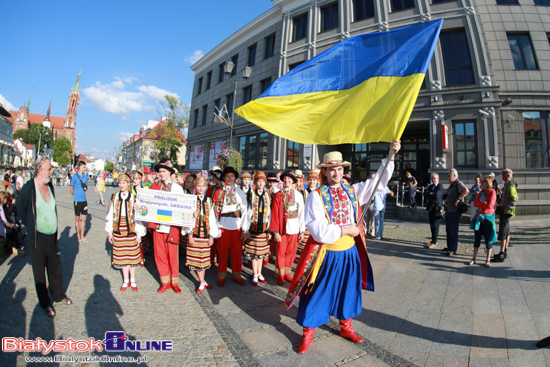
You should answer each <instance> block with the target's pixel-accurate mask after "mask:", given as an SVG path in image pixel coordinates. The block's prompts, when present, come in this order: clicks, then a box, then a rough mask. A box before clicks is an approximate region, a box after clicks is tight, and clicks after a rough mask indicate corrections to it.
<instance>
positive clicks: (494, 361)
mask: <svg viewBox="0 0 550 367" xmlns="http://www.w3.org/2000/svg"><path fill="white" fill-rule="evenodd" d="M91 187H92V188H93V186H91ZM113 191H114V189H112V188H109V189H108V192H107V195H106V197H109V196H110V195H109V194H110V193H112V192H113ZM88 196H89V198H91V199H90V200H89V202H90V203H91V204H90V215H89V216H88V218H89V220H88V223H87V235H86V236H87V238H88V240H89V242H87V243H84V244H78V242H77V240H76V235H75V232H74V215H73V211H72V203H71V195H70V192H69V190H68V189H67V188H66V187H61V188H58V190H57V200H58V214H59V229H60V251H61V260H62V264H63V276H64V279H63V280H64V284H65V287H66V288H67V295H68V296H69V297H70V298H71V299H72V300H73V301H74V304H73V305H71V306H57V307H56V311H57V316H56V318H55V319H50V318H48V317H47V316H45V314H44V312H43V311H42V309H41V308H40V307H39V306H38V305H37V297H36V292H35V289H34V284H33V278H32V271H31V267H30V262H29V256H28V255H27V256H25V257H13V256H12V257H9V258H2V259H0V279H2V282H1V283H0V301H1V304H2V307H3V310H2V314H1V316H0V335H1V336H2V337H21V338H25V339H36V338H38V337H40V338H42V339H44V340H47V341H48V340H53V339H68V338H72V339H75V340H88V338H90V337H93V338H95V339H96V340H101V339H103V338H104V333H105V332H106V331H124V332H125V333H126V335H127V336H128V337H129V339H130V340H140V341H147V340H172V341H173V346H174V350H173V351H172V352H146V351H139V352H124V353H106V352H101V353H96V354H93V353H91V352H59V353H58V352H53V353H50V354H48V355H47V356H48V357H55V356H57V358H60V357H64V358H70V357H83V356H102V357H107V356H110V357H115V356H118V355H120V356H122V357H133V358H141V359H145V358H146V361H145V362H143V363H142V364H141V365H147V366H212V365H216V366H317V365H323V366H326V365H328V366H343V365H345V366H386V365H391V366H414V365H418V366H442V365H449V366H491V365H495V366H497V365H498V366H550V349H548V348H547V349H544V350H541V349H536V348H535V343H536V341H537V340H538V339H541V338H543V337H546V336H548V335H550V306H549V305H550V282H549V279H550V266H549V265H550V247H549V246H548V244H549V243H550V230H549V226H550V219H547V218H540V217H536V218H528V219H526V220H513V221H512V228H513V236H512V241H511V248H510V249H509V251H508V252H509V256H508V259H507V260H506V261H505V262H504V263H499V264H493V265H492V267H491V268H489V269H486V268H484V267H483V266H481V265H474V266H468V265H466V263H467V262H468V260H469V258H470V256H471V255H470V254H469V253H468V251H469V250H470V249H469V247H468V246H469V244H471V243H472V242H473V233H472V232H471V231H470V230H468V229H467V228H466V225H461V231H460V237H461V240H462V244H463V248H464V249H465V250H464V252H465V254H464V255H457V256H453V257H447V256H445V255H444V253H443V252H441V251H437V250H430V249H427V248H425V247H424V244H425V243H426V242H427V241H428V240H429V229H428V226H427V224H424V223H411V222H404V221H399V220H392V219H387V220H386V230H385V233H384V236H385V239H384V240H383V241H369V243H368V248H369V254H370V256H371V261H372V264H373V269H374V274H375V285H376V291H375V292H365V293H364V298H363V302H364V306H363V307H364V310H363V312H362V314H361V315H360V316H359V317H357V318H356V319H355V320H354V327H355V329H356V331H357V332H358V334H360V335H361V336H363V337H364V338H365V342H364V343H361V344H354V343H351V342H349V341H347V340H345V339H342V338H341V337H339V336H338V323H337V321H336V320H331V322H330V323H328V324H327V325H325V326H323V327H320V328H319V329H318V330H317V332H316V335H315V342H314V343H313V344H312V345H311V347H310V351H309V352H308V353H307V354H305V355H299V354H297V353H296V346H297V345H298V343H299V341H300V338H301V328H300V327H299V326H298V325H297V324H296V322H295V321H294V318H295V316H296V308H292V309H290V310H288V311H287V310H286V309H285V307H284V303H283V301H282V299H283V298H284V296H285V295H286V289H287V288H288V284H287V285H285V286H277V285H275V277H274V268H273V265H269V266H268V267H267V269H265V270H264V275H265V276H266V278H267V279H268V281H269V282H270V283H269V284H266V285H260V286H258V287H252V286H251V285H250V279H251V270H250V269H249V268H244V276H245V278H246V280H247V285H246V286H245V287H241V286H239V285H237V284H235V283H232V282H228V283H227V284H226V285H225V287H223V288H219V287H217V286H215V283H216V282H217V274H216V268H213V269H210V270H209V271H207V277H206V278H207V281H208V282H209V283H210V284H214V289H211V290H208V291H205V292H203V293H202V294H200V295H197V294H196V293H195V292H194V290H195V287H196V284H197V280H196V278H195V275H194V274H191V273H190V272H189V271H188V270H186V269H185V268H184V266H183V261H181V262H180V269H181V275H180V285H181V286H182V287H181V288H182V290H183V292H182V294H179V295H177V294H175V293H173V292H172V291H171V290H169V291H167V292H166V293H164V294H158V293H157V292H156V290H157V288H158V285H159V278H158V274H157V272H156V268H155V264H154V259H153V257H152V254H147V255H146V259H147V261H146V268H141V269H139V270H138V272H137V277H136V278H137V284H138V287H139V291H138V292H137V293H135V292H132V291H131V290H130V289H128V290H127V291H126V292H120V291H119V287H120V284H121V282H122V278H121V274H120V271H116V270H113V269H112V268H111V266H110V253H109V251H110V245H109V244H108V242H107V241H106V233H105V231H104V217H105V208H103V207H100V206H97V205H95V204H94V201H95V198H96V195H95V193H93V192H91V193H89V194H88ZM444 232H445V230H444V226H442V228H441V234H440V236H441V237H444ZM440 244H441V245H442V246H443V245H444V241H440ZM479 256H480V260H481V257H483V256H484V253H483V250H482V251H480V255H479ZM480 263H483V262H481V261H480ZM39 356H41V354H40V353H36V352H25V353H4V352H2V354H1V355H0V366H13V365H18V366H25V365H28V366H73V365H75V363H72V362H52V363H34V362H29V363H27V362H26V360H25V358H26V357H39ZM76 365H78V364H76ZM82 365H83V366H94V365H101V366H114V365H117V366H120V365H133V364H131V363H122V364H120V363H113V362H101V363H84V364H82Z"/></svg>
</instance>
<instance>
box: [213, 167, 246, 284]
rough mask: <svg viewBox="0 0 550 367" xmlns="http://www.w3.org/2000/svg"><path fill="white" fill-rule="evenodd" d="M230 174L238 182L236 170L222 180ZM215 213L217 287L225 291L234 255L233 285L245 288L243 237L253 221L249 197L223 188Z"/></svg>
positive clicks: (218, 193) (216, 199) (216, 194)
mask: <svg viewBox="0 0 550 367" xmlns="http://www.w3.org/2000/svg"><path fill="white" fill-rule="evenodd" d="M228 173H233V174H234V175H235V178H237V177H239V173H238V172H237V171H235V169H234V168H233V167H226V168H225V169H224V170H223V172H222V174H221V179H222V180H223V178H224V176H225V175H226V174H228ZM213 199H214V208H215V209H214V210H215V211H216V217H217V218H218V221H219V223H220V227H221V228H222V230H221V237H220V238H218V240H217V248H218V285H219V286H220V287H222V286H223V285H224V284H225V278H226V276H227V258H228V256H229V252H231V270H232V272H233V281H234V282H236V283H238V284H240V285H245V282H244V281H243V280H242V279H241V268H242V264H241V248H242V240H241V235H242V233H243V232H245V233H246V232H248V228H249V226H250V219H249V217H248V215H246V212H247V201H246V195H245V194H244V192H243V190H241V189H239V188H238V187H235V186H234V185H232V186H224V187H223V188H222V189H218V190H217V191H216V192H214V197H213Z"/></svg>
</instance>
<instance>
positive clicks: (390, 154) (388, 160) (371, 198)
mask: <svg viewBox="0 0 550 367" xmlns="http://www.w3.org/2000/svg"><path fill="white" fill-rule="evenodd" d="M394 154H395V149H392V150H390V153H389V154H388V159H387V160H386V164H384V169H383V170H382V174H381V175H380V176H378V179H377V180H376V183H375V184H374V190H372V192H371V194H370V197H369V200H367V202H366V204H365V205H364V206H362V207H361V212H362V213H361V216H360V217H359V220H358V221H357V225H358V226H359V225H360V224H361V223H362V222H363V219H365V215H366V213H367V209H368V207H369V204H370V203H371V201H372V200H373V199H374V195H376V190H377V189H378V186H379V185H380V180H382V176H384V172H386V169H387V168H388V164H390V162H391V160H392V158H393V155H394ZM363 208H365V209H363Z"/></svg>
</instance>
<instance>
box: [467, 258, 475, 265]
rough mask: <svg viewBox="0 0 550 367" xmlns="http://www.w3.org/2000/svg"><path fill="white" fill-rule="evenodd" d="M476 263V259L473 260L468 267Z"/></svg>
mask: <svg viewBox="0 0 550 367" xmlns="http://www.w3.org/2000/svg"><path fill="white" fill-rule="evenodd" d="M475 263H476V259H472V260H470V262H469V263H468V265H474V264H475Z"/></svg>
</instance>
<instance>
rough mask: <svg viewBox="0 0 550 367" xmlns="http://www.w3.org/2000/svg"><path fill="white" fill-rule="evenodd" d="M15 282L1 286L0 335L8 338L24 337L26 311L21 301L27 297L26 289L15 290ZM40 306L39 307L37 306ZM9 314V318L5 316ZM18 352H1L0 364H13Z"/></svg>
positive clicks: (15, 362)
mask: <svg viewBox="0 0 550 367" xmlns="http://www.w3.org/2000/svg"><path fill="white" fill-rule="evenodd" d="M14 292H15V283H13V282H10V283H9V284H7V285H5V286H2V297H1V298H0V299H1V303H2V308H4V311H5V312H3V313H2V317H1V318H0V320H1V324H0V335H2V336H3V337H10V338H25V337H26V322H27V311H25V308H24V307H23V301H24V300H25V298H26V297H27V289H26V288H21V289H19V290H17V292H15V295H14ZM38 308H40V307H38ZM8 314H9V318H8V317H7V316H6V315H8ZM19 355H21V353H19V352H3V351H2V352H1V353H0V366H15V365H16V364H17V357H18V356H19Z"/></svg>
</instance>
